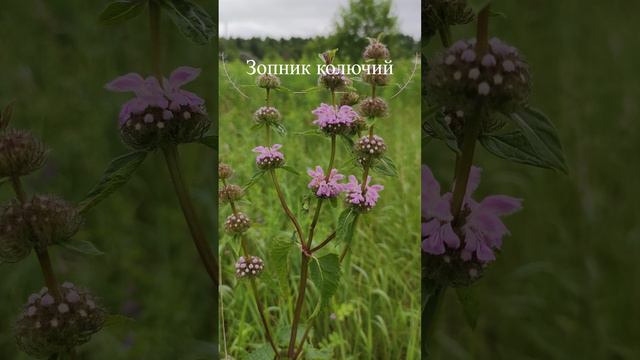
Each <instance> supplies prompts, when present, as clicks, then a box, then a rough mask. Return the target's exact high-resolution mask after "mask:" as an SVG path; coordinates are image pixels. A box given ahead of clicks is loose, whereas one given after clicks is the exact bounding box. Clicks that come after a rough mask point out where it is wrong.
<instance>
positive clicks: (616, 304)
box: [423, 0, 640, 360]
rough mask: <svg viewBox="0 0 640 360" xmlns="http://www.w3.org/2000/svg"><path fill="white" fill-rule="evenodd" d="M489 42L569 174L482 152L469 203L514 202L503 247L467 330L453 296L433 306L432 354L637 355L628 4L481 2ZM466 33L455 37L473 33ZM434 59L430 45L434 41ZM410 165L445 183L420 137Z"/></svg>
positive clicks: (633, 50) (632, 46)
mask: <svg viewBox="0 0 640 360" xmlns="http://www.w3.org/2000/svg"><path fill="white" fill-rule="evenodd" d="M493 3H494V5H493V7H492V10H494V11H497V12H501V13H504V14H505V16H506V17H500V16H497V17H492V18H491V31H490V33H491V35H495V36H498V37H500V38H502V39H503V40H505V41H507V42H509V43H511V44H512V45H514V46H516V47H518V48H519V49H520V50H521V53H522V54H524V56H525V57H526V58H527V59H528V61H529V63H530V65H531V68H532V71H533V83H534V88H533V93H532V97H531V99H530V100H531V101H530V102H531V104H533V105H534V106H535V107H537V108H539V109H542V110H543V111H544V112H545V113H546V114H547V115H548V116H549V117H550V118H551V119H552V120H553V121H554V123H555V125H556V126H557V128H558V131H559V136H560V138H561V140H562V142H563V144H564V148H565V152H566V156H567V161H568V163H569V167H570V174H569V176H563V175H561V174H557V173H553V172H551V171H547V170H541V169H536V168H530V167H526V166H522V165H517V164H512V163H508V162H505V161H502V160H499V159H496V158H493V157H492V156H491V155H490V154H488V153H487V152H486V151H484V149H482V150H479V151H478V153H477V157H476V164H478V165H480V166H481V167H483V168H484V176H483V181H482V183H481V185H480V188H479V192H478V193H477V194H478V195H477V196H478V197H479V198H480V197H481V196H484V195H486V194H492V193H504V194H509V195H512V196H516V197H521V198H524V210H523V211H521V212H520V213H518V214H516V215H513V216H511V217H509V218H507V220H506V223H507V225H508V226H509V229H510V231H511V233H512V235H511V236H510V237H507V238H505V243H504V247H503V252H502V254H501V256H500V257H499V258H498V260H497V261H496V262H495V263H494V264H493V265H492V266H491V267H490V268H489V270H488V271H486V273H485V276H484V278H483V279H482V280H480V281H479V282H478V283H477V284H476V285H475V286H473V288H474V289H475V292H476V293H477V297H478V299H479V302H480V318H479V323H478V326H477V328H476V329H475V330H471V329H470V328H469V327H468V326H467V325H466V323H465V321H464V318H463V315H462V310H461V308H460V306H459V305H458V303H457V300H456V297H455V293H454V292H452V291H449V292H448V294H447V297H446V298H445V303H444V307H443V309H442V310H443V316H442V317H441V318H440V319H439V322H438V328H439V331H438V333H437V336H436V340H437V342H436V344H437V348H435V349H433V350H434V357H433V358H434V359H446V360H456V359H460V360H462V359H491V360H499V359H507V360H511V359H545V360H548V359H563V360H564V359H611V360H614V359H638V358H640V343H639V342H638V339H640V305H639V304H640V303H639V302H638V299H639V298H640V276H639V275H640V266H638V256H639V255H640V226H639V225H638V214H639V213H640V205H639V203H638V199H640V189H639V188H638V186H637V185H636V184H637V179H636V176H638V170H639V169H640V168H639V167H638V160H637V154H638V153H640V122H639V121H638V119H639V118H640V116H639V115H640V109H639V105H638V99H639V98H640V82H639V81H638V76H637V74H638V64H640V52H639V51H638V39H637V38H638V31H637V26H636V24H635V23H634V21H631V20H630V18H629V16H628V15H630V14H636V13H638V11H640V4H639V3H638V2H635V1H607V2H602V1H578V0H565V1H554V0H524V1H504V0H497V1H494V2H493ZM473 29H474V26H473V25H467V26H462V27H459V28H455V29H454V38H460V37H463V36H464V37H472V36H474V35H473ZM429 48H430V50H429V53H430V54H433V53H434V52H435V51H436V50H438V49H440V48H441V45H440V43H439V40H437V39H434V40H433V41H432V44H430V46H429ZM425 150H426V151H425V152H424V154H423V160H424V162H425V163H427V164H429V165H430V166H431V167H432V168H433V170H434V172H435V174H436V177H438V178H439V179H440V180H441V182H443V183H444V184H445V185H444V186H446V187H448V186H449V185H450V183H449V181H450V178H451V174H452V171H453V169H452V162H453V160H452V154H451V153H450V152H449V151H448V150H447V149H446V148H445V146H444V145H443V144H441V143H437V142H432V143H431V144H430V145H428V146H427V147H426V149H425Z"/></svg>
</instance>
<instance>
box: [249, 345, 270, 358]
mask: <svg viewBox="0 0 640 360" xmlns="http://www.w3.org/2000/svg"><path fill="white" fill-rule="evenodd" d="M275 356H276V354H275V353H274V352H273V349H272V348H271V345H269V344H264V345H261V346H260V347H258V348H257V349H255V350H254V351H252V352H251V353H250V354H249V355H248V356H247V357H246V358H245V359H247V360H273V358H274V357H275Z"/></svg>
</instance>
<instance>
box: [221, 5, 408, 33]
mask: <svg viewBox="0 0 640 360" xmlns="http://www.w3.org/2000/svg"><path fill="white" fill-rule="evenodd" d="M347 3H348V0H220V25H219V26H220V29H219V30H220V36H221V37H242V38H248V37H253V36H257V37H267V36H268V37H273V38H282V37H284V38H289V37H292V36H298V37H313V36H315V35H327V34H329V33H331V31H332V28H333V23H334V21H335V19H336V14H337V11H338V8H339V7H340V6H341V5H346V4H347ZM393 3H394V4H393V14H395V15H396V16H398V26H399V28H400V31H401V32H402V33H404V34H407V35H410V36H413V37H414V38H415V39H418V38H419V37H420V0H394V1H393Z"/></svg>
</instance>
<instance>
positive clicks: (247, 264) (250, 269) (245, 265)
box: [236, 256, 264, 278]
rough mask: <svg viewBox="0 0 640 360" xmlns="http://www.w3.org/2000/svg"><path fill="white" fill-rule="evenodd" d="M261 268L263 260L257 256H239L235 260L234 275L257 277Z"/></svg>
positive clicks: (262, 267)
mask: <svg viewBox="0 0 640 360" xmlns="http://www.w3.org/2000/svg"><path fill="white" fill-rule="evenodd" d="M262 269H264V261H262V259H261V258H259V257H257V256H249V258H248V259H247V258H245V257H244V256H240V258H239V259H238V262H236V276H237V277H239V278H244V277H257V276H259V275H260V273H262Z"/></svg>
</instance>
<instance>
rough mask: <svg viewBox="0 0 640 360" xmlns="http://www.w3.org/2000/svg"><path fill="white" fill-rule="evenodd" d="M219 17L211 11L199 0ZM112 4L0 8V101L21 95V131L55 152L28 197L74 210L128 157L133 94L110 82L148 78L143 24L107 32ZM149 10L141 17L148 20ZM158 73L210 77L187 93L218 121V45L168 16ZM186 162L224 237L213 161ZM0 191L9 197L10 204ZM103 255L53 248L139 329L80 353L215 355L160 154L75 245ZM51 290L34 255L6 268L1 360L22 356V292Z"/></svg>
mask: <svg viewBox="0 0 640 360" xmlns="http://www.w3.org/2000/svg"><path fill="white" fill-rule="evenodd" d="M200 3H201V4H203V5H206V9H207V11H209V13H210V14H214V12H215V10H216V8H215V5H214V3H213V2H211V1H206V2H204V1H203V2H200ZM105 4H106V1H81V0H54V1H44V0H25V1H20V2H5V3H3V5H2V11H0V33H2V36H0V49H2V50H1V51H0V104H2V106H4V105H6V104H7V103H8V102H9V101H10V100H11V99H15V100H16V106H15V110H14V119H13V121H12V124H13V125H14V126H15V127H18V128H23V129H30V130H31V131H33V133H34V134H36V135H37V136H39V137H40V138H41V139H42V140H43V141H44V142H46V143H47V145H48V146H49V147H50V148H51V149H52V151H51V153H50V157H49V161H48V163H47V165H46V166H45V167H44V168H43V169H42V170H41V171H39V172H38V173H36V174H33V175H32V176H29V177H28V178H26V179H25V183H26V187H27V189H28V191H29V192H32V193H33V192H39V193H56V194H60V195H62V196H63V197H65V198H66V199H68V200H71V201H79V200H81V199H82V198H83V196H84V195H85V194H86V193H87V192H88V191H89V190H90V189H91V187H92V186H93V184H94V183H95V182H96V181H97V180H98V179H99V178H100V176H101V174H102V171H103V170H104V168H105V167H106V165H107V163H108V162H109V161H110V159H112V158H114V157H116V156H118V155H121V154H124V153H126V152H127V151H128V150H127V149H125V147H124V145H122V144H121V142H120V140H119V137H118V132H117V115H118V112H119V108H120V105H121V104H122V103H123V102H124V101H125V100H127V99H129V97H130V96H132V94H116V93H110V92H108V91H106V90H105V89H104V88H103V86H104V84H105V83H107V82H108V81H110V80H112V79H113V78H115V77H116V76H118V75H122V74H125V73H127V72H132V71H133V72H139V73H141V74H142V75H144V76H147V75H148V74H149V72H150V71H149V69H150V65H149V56H148V48H149V47H148V21H147V17H146V16H140V17H138V18H135V19H133V20H132V21H130V22H127V23H126V24H124V25H118V26H114V27H106V26H102V25H100V24H98V20H97V17H98V14H99V12H100V11H101V10H102V8H103V7H104V5H105ZM145 15H146V12H145ZM161 28H162V38H163V41H164V51H163V53H164V54H163V55H164V61H163V71H164V72H165V73H167V74H168V73H169V72H170V71H171V70H173V69H174V68H175V67H177V66H180V65H190V66H195V67H199V68H202V69H203V73H202V75H201V76H200V78H198V79H197V80H196V81H194V82H193V83H192V84H189V85H187V86H186V88H188V89H189V90H192V91H195V92H197V93H198V94H200V95H201V96H202V97H204V98H205V100H206V101H207V103H208V104H209V110H210V113H213V114H215V112H216V107H215V104H216V99H215V94H214V85H215V81H216V80H215V75H214V74H215V59H216V58H215V49H214V46H206V47H199V46H196V45H193V44H192V43H190V42H188V41H187V40H185V39H184V38H183V37H182V36H181V35H180V34H179V33H177V30H176V28H175V27H174V26H173V24H172V23H171V22H170V21H169V20H168V18H167V17H166V16H165V17H163V20H162V24H161ZM181 155H182V156H181V157H182V165H183V170H184V173H185V178H186V181H187V183H188V186H189V187H190V189H191V192H192V195H193V198H194V202H195V204H196V206H197V208H198V209H199V210H200V211H199V213H200V218H201V221H202V222H203V225H205V227H206V232H207V234H209V236H211V239H212V243H213V241H214V238H213V235H214V234H215V215H214V214H215V206H216V205H215V195H214V191H215V179H214V166H215V159H216V155H215V153H214V152H212V151H211V150H210V149H208V148H205V147H204V146H199V145H187V146H183V147H181ZM12 196H13V195H12V192H11V191H10V187H9V186H7V185H4V186H2V187H0V202H2V203H4V202H6V201H8V200H9V199H10V198H11V197H12ZM76 238H78V239H84V240H89V241H91V242H93V243H94V244H96V246H97V247H98V248H100V249H101V250H103V251H104V252H105V253H106V254H105V255H104V256H97V257H88V256H86V255H81V254H77V253H72V252H69V251H68V250H65V249H62V248H58V247H56V248H53V249H52V254H51V255H52V258H53V262H54V267H55V269H56V271H57V273H58V277H59V279H60V280H61V281H64V280H69V281H72V282H74V283H76V284H78V285H80V286H86V287H88V288H90V289H91V290H92V291H93V292H94V293H95V294H96V295H97V296H99V297H101V298H102V301H103V303H104V304H105V305H106V307H107V308H108V309H109V310H110V311H111V312H114V313H121V314H124V315H127V316H129V317H131V318H133V319H135V321H133V322H130V323H127V324H125V325H120V326H117V327H111V328H107V329H105V330H103V331H102V332H100V333H98V334H97V335H95V336H94V337H93V339H92V341H91V342H90V343H88V344H87V345H85V346H83V347H81V348H80V349H79V350H80V356H79V358H81V359H104V360H113V359H205V358H207V359H210V358H212V355H211V354H213V353H214V352H215V350H216V345H215V343H216V341H217V339H216V338H215V330H216V324H217V319H216V318H215V301H214V300H215V296H216V295H215V294H216V293H215V289H214V288H213V287H212V286H211V284H210V281H209V279H208V277H207V275H206V273H205V271H204V269H203V268H202V267H201V265H200V262H199V258H198V255H197V253H196V251H195V248H194V246H193V244H192V242H191V238H190V236H189V233H188V229H187V227H186V224H185V222H184V219H183V217H182V213H181V211H180V208H179V205H178V202H177V199H176V197H175V195H174V193H173V187H172V186H171V183H170V180H169V174H168V171H167V170H166V166H165V164H164V162H163V160H162V157H161V156H160V154H151V156H149V157H148V158H147V160H146V161H145V162H144V163H143V165H142V166H141V168H140V169H139V171H138V172H137V173H136V174H135V175H134V176H133V178H132V179H131V181H130V182H129V183H128V184H127V185H125V186H124V187H123V188H122V190H121V191H119V192H118V193H116V194H115V195H113V196H111V197H110V198H108V199H107V200H105V201H104V202H103V203H101V204H100V205H99V206H98V207H97V208H95V209H93V210H92V211H90V212H89V213H88V215H87V218H86V224H85V226H84V227H83V228H82V230H81V231H80V233H79V234H78V235H77V236H76ZM42 286H43V280H42V276H41V275H40V270H39V267H38V265H37V261H36V259H35V255H33V254H32V255H30V256H29V257H27V258H26V259H25V260H23V261H22V262H20V263H17V264H4V265H0V294H1V295H0V296H1V297H2V299H3V300H2V305H0V358H1V359H26V356H25V355H24V354H19V353H18V352H17V349H16V346H15V344H14V340H13V335H12V333H11V331H10V329H11V326H12V323H13V320H14V319H15V317H16V316H17V315H18V313H19V311H20V309H21V306H22V304H23V303H24V302H26V299H27V296H28V295H29V294H30V293H32V292H34V291H36V290H39V289H40V288H41V287H42Z"/></svg>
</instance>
